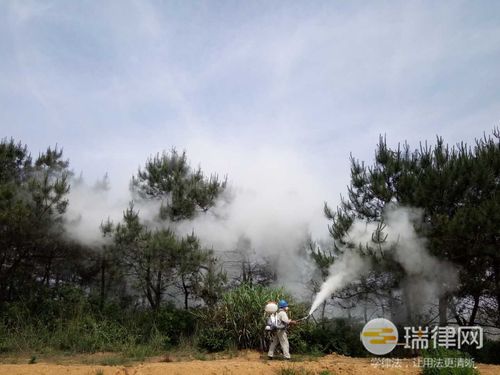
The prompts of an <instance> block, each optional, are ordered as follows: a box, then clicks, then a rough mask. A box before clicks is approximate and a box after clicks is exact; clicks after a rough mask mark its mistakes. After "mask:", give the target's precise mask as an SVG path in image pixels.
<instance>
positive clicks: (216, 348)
mask: <svg viewBox="0 0 500 375" xmlns="http://www.w3.org/2000/svg"><path fill="white" fill-rule="evenodd" d="M230 345H231V337H230V336H229V332H228V331H227V330H226V329H224V328H222V327H204V328H202V329H201V330H200V332H199V333H198V347H199V348H200V349H204V350H207V351H209V352H220V351H223V350H225V349H227V348H229V346H230Z"/></svg>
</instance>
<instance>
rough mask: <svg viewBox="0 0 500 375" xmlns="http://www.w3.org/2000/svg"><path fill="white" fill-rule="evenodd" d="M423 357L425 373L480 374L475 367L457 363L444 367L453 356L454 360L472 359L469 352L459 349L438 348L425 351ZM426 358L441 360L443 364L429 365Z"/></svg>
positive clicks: (445, 374) (437, 374) (440, 374)
mask: <svg viewBox="0 0 500 375" xmlns="http://www.w3.org/2000/svg"><path fill="white" fill-rule="evenodd" d="M422 357H423V358H424V368H423V375H479V373H478V372H477V370H476V369H474V368H473V367H465V366H463V367H460V366H455V365H453V366H449V367H444V365H446V359H447V358H452V359H454V360H456V359H462V360H471V356H470V355H469V354H468V353H464V352H461V351H458V350H449V349H445V348H436V349H429V350H425V351H423V352H422ZM426 359H432V360H433V361H434V362H436V361H441V364H442V365H441V366H435V367H434V366H429V365H427V364H426Z"/></svg>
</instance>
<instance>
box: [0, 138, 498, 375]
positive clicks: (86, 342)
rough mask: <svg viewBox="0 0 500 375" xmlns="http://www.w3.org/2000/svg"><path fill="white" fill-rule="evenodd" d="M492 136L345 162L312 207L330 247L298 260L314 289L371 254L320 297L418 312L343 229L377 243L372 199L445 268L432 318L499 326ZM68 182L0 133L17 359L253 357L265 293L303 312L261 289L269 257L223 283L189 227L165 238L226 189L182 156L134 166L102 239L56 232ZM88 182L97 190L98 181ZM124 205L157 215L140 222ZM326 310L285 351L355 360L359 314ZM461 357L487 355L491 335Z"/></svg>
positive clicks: (392, 272) (0, 346) (9, 308)
mask: <svg viewBox="0 0 500 375" xmlns="http://www.w3.org/2000/svg"><path fill="white" fill-rule="evenodd" d="M499 140H500V132H499V131H498V130H497V131H494V133H493V134H492V135H491V136H489V137H486V136H485V137H483V138H481V139H480V140H478V141H477V142H476V144H475V145H474V147H467V146H466V145H463V144H460V145H458V146H456V147H454V148H453V147H449V146H447V145H446V144H445V143H444V141H443V140H441V139H438V141H437V144H436V146H434V147H428V146H421V147H420V148H419V149H417V150H414V151H412V150H411V149H410V146H408V145H404V146H402V147H399V146H398V147H397V148H396V149H391V148H390V147H389V146H388V145H387V143H386V141H385V139H381V140H380V144H379V145H378V148H377V150H376V157H375V163H374V165H373V166H370V167H369V166H366V165H365V164H364V163H363V162H360V161H358V160H356V159H354V158H353V159H352V160H351V184H350V186H349V190H348V198H347V199H343V200H342V203H341V205H340V207H338V208H337V210H332V209H330V208H329V207H325V212H326V216H327V217H328V218H329V219H330V220H331V226H330V232H331V235H332V238H333V239H334V240H335V242H334V244H333V245H332V246H331V247H330V248H329V247H327V246H323V247H320V246H316V245H315V244H314V243H313V242H312V241H311V244H310V251H309V253H307V254H306V252H303V254H302V255H303V256H304V257H308V259H309V260H312V262H313V263H314V264H315V266H316V273H315V274H314V275H312V284H313V286H314V287H315V288H316V291H317V287H318V286H319V284H320V283H321V282H322V281H323V280H324V279H325V278H327V277H328V276H329V267H330V266H331V265H332V264H334V263H335V261H336V259H337V257H338V256H339V255H340V254H341V253H342V252H345V251H356V252H358V251H359V252H360V253H361V254H362V256H365V257H370V259H371V260H372V261H373V264H374V266H375V267H374V269H373V271H372V272H371V273H370V274H369V275H368V276H367V277H363V278H361V279H360V280H358V282H356V283H355V284H353V285H349V286H348V287H347V288H345V289H344V290H342V291H339V293H338V294H337V295H334V296H332V299H331V300H330V301H329V302H330V303H331V302H332V301H333V302H334V303H337V306H338V307H340V308H342V309H345V310H347V311H349V312H350V311H351V310H353V311H354V310H357V311H356V313H360V312H363V311H362V309H363V308H365V307H366V306H367V304H368V303H369V301H370V303H372V304H373V305H372V307H373V306H376V307H377V308H379V310H377V311H384V312H385V313H384V314H385V315H387V312H388V311H389V310H390V311H391V312H393V313H394V315H395V316H396V315H398V316H406V317H407V318H408V322H413V321H427V320H422V319H424V318H427V317H423V316H422V315H419V316H417V315H416V314H415V313H413V312H412V308H413V306H412V304H411V303H410V302H411V301H410V298H411V295H410V294H409V293H408V291H407V290H406V289H405V285H407V284H405V282H406V277H407V276H408V275H406V274H405V270H404V269H402V268H401V267H400V266H398V264H397V262H395V261H394V259H391V254H384V256H376V255H377V253H376V251H375V250H376V249H372V248H370V247H369V246H367V247H366V248H360V247H358V246H357V244H355V243H351V242H349V241H348V240H347V239H346V237H345V235H346V233H348V231H349V230H350V228H351V226H352V224H353V221H354V220H355V219H362V220H366V221H370V222H375V223H378V224H379V230H377V231H376V233H374V236H373V237H372V239H373V243H374V244H375V245H380V244H382V243H383V242H384V234H383V229H384V222H383V215H382V212H383V210H384V208H385V207H386V206H387V205H390V204H398V205H400V206H412V207H418V208H419V209H421V211H422V215H423V220H422V225H419V226H418V228H416V230H417V231H418V233H419V235H421V236H423V237H425V238H426V241H427V242H426V243H427V244H428V246H429V250H430V252H431V253H432V254H433V255H434V256H435V257H437V258H438V259H439V260H443V261H447V262H450V263H451V264H454V265H457V266H458V267H457V268H458V269H459V276H458V280H457V288H456V289H449V290H447V291H446V293H443V295H441V296H440V297H439V301H436V302H437V304H438V305H439V309H438V314H434V315H438V316H439V322H440V323H442V324H448V323H450V322H453V323H456V324H458V325H462V326H463V325H474V324H478V323H481V324H484V325H487V326H491V327H497V328H498V327H500V320H499V317H500V254H499V252H498V248H500V244H499V238H500V236H499V235H498V228H499V227H500V225H499V223H500V216H499V215H500V191H499V186H500V185H499V181H500V142H499ZM79 183H82V182H81V179H78V178H76V177H75V176H74V174H73V172H72V171H71V169H70V166H69V161H68V160H65V159H64V158H63V152H62V150H60V149H57V148H56V149H51V148H48V149H47V150H46V151H45V152H43V153H41V154H40V155H39V156H38V157H37V158H32V157H31V155H30V153H29V151H28V148H27V147H26V146H24V145H22V144H21V143H16V142H15V141H13V140H2V141H1V142H0V234H1V235H0V353H18V352H22V353H24V354H25V355H30V356H31V361H30V363H35V362H36V361H37V358H40V357H39V355H40V353H50V352H56V353H69V354H71V353H96V352H106V353H111V354H110V356H109V357H106V358H103V359H101V362H102V364H103V365H106V364H113V363H125V362H127V361H131V360H143V359H145V358H147V357H149V356H153V355H159V354H165V353H166V351H172V350H175V348H176V347H179V346H180V345H182V344H183V343H186V342H188V343H189V345H192V346H194V347H196V348H197V349H196V351H195V352H193V353H191V354H192V356H194V357H197V358H199V359H205V358H211V357H210V356H211V354H207V353H212V352H224V351H228V350H235V349H258V350H265V349H266V347H267V345H268V337H267V334H266V332H265V331H264V330H263V328H264V326H265V315H264V313H263V306H264V305H265V304H266V302H267V301H270V300H274V301H277V300H279V299H286V300H288V301H289V303H290V305H291V310H290V311H291V312H290V314H291V317H292V319H293V318H295V319H296V318H301V317H303V316H305V315H306V314H307V306H305V305H303V304H301V303H299V302H298V301H296V300H295V299H294V296H293V293H290V292H293V291H289V290H287V291H285V290H284V289H281V288H275V287H271V286H270V285H274V284H272V282H273V281H276V272H275V269H273V267H275V265H273V264H272V262H271V261H267V260H264V261H263V262H264V263H263V264H250V263H249V262H248V261H247V260H243V261H240V260H239V259H236V260H232V261H233V263H235V264H236V269H240V270H241V274H240V275H239V277H238V276H237V277H234V278H233V280H228V277H227V274H226V270H225V269H224V264H223V263H222V262H221V261H220V260H219V259H217V257H216V256H215V251H214V249H208V248H204V247H203V246H202V244H201V243H200V241H199V239H198V237H197V234H196V233H195V232H191V233H190V234H188V235H179V234H178V231H177V230H176V229H177V228H178V225H179V223H181V222H182V223H188V224H189V221H190V220H195V219H196V218H199V217H200V215H206V214H207V213H208V212H209V211H210V210H212V209H213V207H214V206H215V205H216V203H217V202H218V199H220V198H222V197H224V198H226V197H225V195H223V194H224V192H225V189H226V181H225V180H219V178H218V177H217V176H216V175H210V176H208V177H207V176H206V175H205V174H204V173H203V172H202V171H201V169H200V168H192V167H191V166H190V165H189V162H188V160H187V157H186V154H185V153H177V152H176V151H175V150H172V151H171V152H169V153H162V154H158V155H156V156H153V157H151V158H150V159H148V160H147V161H146V163H145V165H144V167H142V168H139V171H138V173H137V175H136V176H133V177H132V179H131V191H132V193H133V196H134V201H133V202H130V204H129V206H128V208H127V207H123V209H124V214H123V218H122V219H121V220H119V221H118V222H111V221H109V220H108V221H105V222H103V223H101V227H100V228H101V233H102V238H101V240H102V241H97V242H96V243H95V244H88V243H81V242H78V241H76V240H74V239H72V238H70V236H68V233H67V229H66V226H65V224H67V222H66V221H67V220H68V218H67V216H66V214H67V208H68V204H70V202H69V201H68V194H69V192H70V189H71V188H72V187H73V188H74V187H76V186H78V184H79ZM95 189H96V191H100V189H101V190H105V189H107V184H106V182H105V181H104V180H103V182H102V183H100V184H97V185H96V187H95ZM227 199H229V198H227ZM319 199H321V197H320V198H319ZM139 204H143V205H145V206H147V207H155V210H156V211H155V212H153V213H152V214H151V215H149V216H147V217H146V215H145V214H144V213H143V212H141V210H140V209H138V207H140V205H139ZM241 241H245V240H244V239H242V240H241ZM245 246H246V245H245ZM246 247H248V248H250V247H251V244H248V246H246ZM375 247H376V246H375ZM215 250H218V249H215ZM225 250H227V249H225ZM379 255H380V254H379ZM266 262H267V263H266ZM395 290H396V291H398V292H399V294H398V293H393V291H395ZM325 307H326V304H324V305H323V306H322V308H321V309H319V310H318V311H319V314H318V315H319V317H317V318H318V321H313V320H310V321H307V322H302V323H301V324H300V325H297V326H295V327H292V328H291V329H290V331H289V340H290V346H291V351H292V353H294V354H296V353H308V354H309V355H312V356H314V355H321V354H324V353H331V352H337V353H340V354H345V355H351V356H364V355H366V354H367V353H366V351H365V350H364V349H363V347H362V345H361V342H360V340H359V331H360V329H361V327H362V324H363V322H362V321H361V320H357V319H356V318H349V319H329V318H328V317H327V316H326V315H325V311H326V310H325ZM364 313H365V316H364V318H365V320H366V319H368V316H369V315H368V314H367V311H366V308H365V311H364ZM466 350H468V351H469V352H470V355H472V356H473V357H474V358H476V359H477V360H480V361H485V362H496V363H498V358H497V355H496V354H497V353H498V350H499V346H498V342H493V341H488V340H485V345H484V348H483V349H482V350H477V351H474V350H473V349H469V348H467V349H466ZM450 353H451V354H453V355H463V354H460V353H455V352H450ZM450 353H448V352H447V353H445V354H446V355H448V354H450ZM35 354H36V355H35ZM426 355H428V356H432V355H434V356H441V355H443V353H441V352H439V353H438V352H436V353H433V352H431V351H429V352H427V354H426ZM166 358H168V357H166ZM433 370H434V369H426V371H433ZM284 371H286V370H284ZM290 371H297V370H296V369H295V370H294V369H290Z"/></svg>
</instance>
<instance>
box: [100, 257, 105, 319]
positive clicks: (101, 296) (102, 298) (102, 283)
mask: <svg viewBox="0 0 500 375" xmlns="http://www.w3.org/2000/svg"><path fill="white" fill-rule="evenodd" d="M105 277H106V262H105V260H104V256H101V293H100V300H99V306H100V309H101V310H102V308H103V307H104V297H105V295H104V294H105V288H106V279H105Z"/></svg>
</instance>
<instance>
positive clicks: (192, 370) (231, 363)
mask: <svg viewBox="0 0 500 375" xmlns="http://www.w3.org/2000/svg"><path fill="white" fill-rule="evenodd" d="M162 360H163V361H162ZM170 360H172V359H170ZM393 365H394V366H395V367H387V366H385V367H382V366H381V365H380V364H379V365H376V364H375V363H373V362H372V360H371V359H369V358H350V357H344V356H340V355H335V354H332V355H329V356H325V357H321V358H314V359H309V360H301V361H292V362H285V361H283V360H273V361H268V360H266V359H264V358H263V357H262V356H261V355H260V354H259V353H257V352H244V353H241V354H240V355H239V356H238V357H236V358H226V359H216V360H190V361H175V359H174V361H172V362H164V359H161V358H158V359H156V360H155V361H154V362H147V363H140V364H134V365H130V366H102V365H79V364H55V363H36V364H31V365H29V364H1V365H0V374H19V375H21V374H23V375H24V374H26V375H27V374H30V375H31V374H34V375H42V374H43V375H45V374H56V375H57V374H61V375H62V374H67V375H146V374H147V375H160V374H189V375H197V374H239V375H250V374H275V375H276V374H279V372H280V369H282V368H286V369H290V368H293V369H295V370H297V373H298V374H304V375H305V374H307V375H309V374H320V373H321V372H322V371H325V370H326V371H329V373H330V374H338V375H343V374H346V375H347V374H366V375H368V374H369V375H379V374H384V375H391V374H394V375H396V374H420V372H421V371H420V369H419V368H418V367H416V366H415V364H414V361H413V360H402V361H401V362H399V363H393ZM478 369H479V372H480V374H482V375H498V374H500V366H493V365H483V364H479V365H478ZM325 373H326V372H325Z"/></svg>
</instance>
